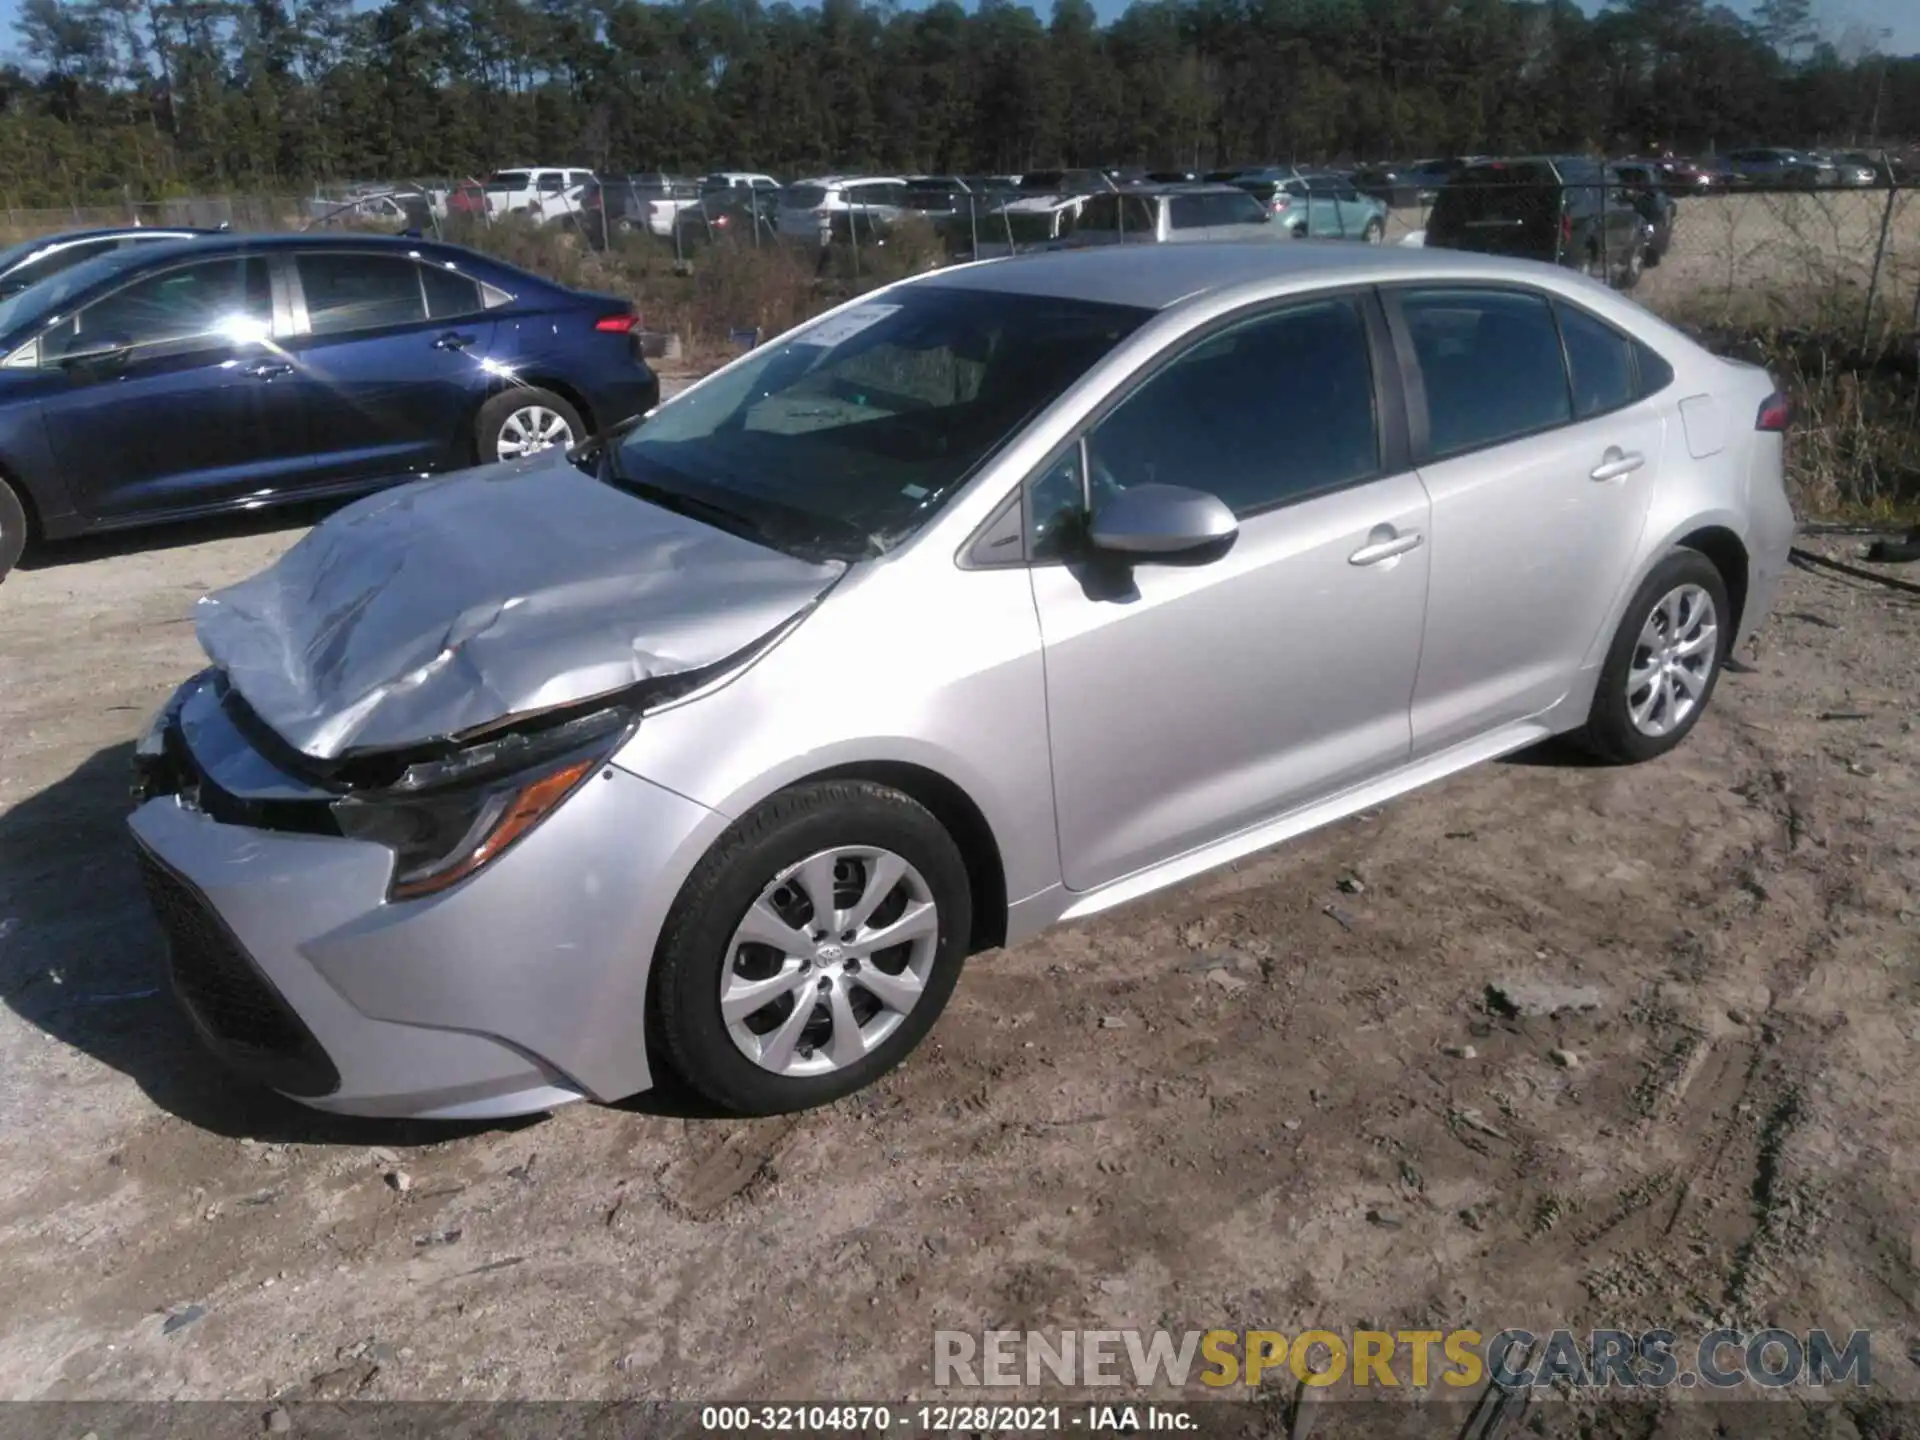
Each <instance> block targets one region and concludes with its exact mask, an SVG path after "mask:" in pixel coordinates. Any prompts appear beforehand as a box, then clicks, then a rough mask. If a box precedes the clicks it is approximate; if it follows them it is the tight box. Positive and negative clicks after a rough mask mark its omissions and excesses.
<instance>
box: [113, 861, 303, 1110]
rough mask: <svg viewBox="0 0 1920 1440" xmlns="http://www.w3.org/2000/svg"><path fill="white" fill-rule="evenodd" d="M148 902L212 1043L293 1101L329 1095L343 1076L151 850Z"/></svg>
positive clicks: (183, 992) (183, 995)
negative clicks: (303, 1097)
mask: <svg viewBox="0 0 1920 1440" xmlns="http://www.w3.org/2000/svg"><path fill="white" fill-rule="evenodd" d="M140 870H141V875H142V878H143V879H144V880H145V882H146V887H147V898H148V899H149V900H150V901H151V902H152V904H153V911H154V914H155V915H156V916H158V917H159V920H160V928H161V929H162V930H164V931H165V932H166V936H167V950H168V954H169V960H170V963H171V965H172V968H173V988H174V990H175V991H176V992H177V993H178V994H179V996H180V1000H181V1003H182V1004H183V1005H185V1006H186V1009H187V1013H188V1014H189V1015H191V1016H192V1018H193V1020H194V1022H195V1024H196V1026H197V1027H198V1028H199V1030H200V1031H201V1032H202V1034H203V1035H205V1037H206V1039H207V1042H208V1043H209V1044H210V1045H211V1046H212V1047H213V1048H214V1050H215V1051H216V1052H218V1053H219V1054H220V1056H221V1057H222V1058H223V1059H224V1060H226V1061H227V1062H228V1063H229V1064H230V1065H232V1066H233V1067H234V1068H235V1069H237V1070H239V1071H241V1072H242V1073H244V1074H247V1075H250V1076H252V1077H253V1078H255V1079H257V1080H259V1081H260V1082H261V1083H262V1084H265V1085H271V1086H272V1087H273V1088H274V1089H276V1090H284V1091H285V1092H287V1093H288V1094H289V1095H307V1096H314V1095H328V1094H331V1093H332V1092H333V1091H335V1090H337V1089H339V1088H340V1072H339V1071H338V1070H336V1069H334V1066H333V1062H332V1061H331V1060H329V1059H328V1058H327V1053H326V1051H324V1050H322V1049H321V1048H320V1042H319V1041H318V1040H316V1039H314V1038H313V1033H312V1032H311V1031H310V1030H308V1029H307V1027H306V1026H305V1025H304V1024H302V1023H301V1021H300V1017H299V1016H298V1015H297V1014H295V1013H294V1010H293V1007H292V1006H290V1005H288V1004H287V1002H286V1001H285V1000H283V999H281V998H280V992H279V991H277V990H275V989H274V988H273V986H272V984H271V983H269V981H268V980H267V977H266V976H264V975H262V974H261V973H260V968H259V967H258V966H257V965H255V964H254V963H253V961H252V959H251V958H249V957H248V955H247V952H246V951H245V950H244V949H242V948H241V945H240V942H239V941H238V940H236V939H235V938H234V936H233V932H232V931H230V930H228V929H227V927H226V924H225V922H223V921H222V920H221V919H220V917H219V916H218V915H217V914H215V913H214V909H213V907H212V906H211V905H209V904H208V903H207V901H206V898H205V897H204V896H202V895H201V894H200V893H199V892H198V891H197V890H195V889H194V888H193V887H192V886H191V885H189V884H187V883H186V882H185V881H184V880H182V879H181V878H180V877H179V876H177V875H175V874H174V873H173V872H172V871H171V870H169V869H167V867H166V866H164V865H162V864H161V863H160V862H159V861H158V860H156V859H154V857H153V856H151V855H149V854H147V853H146V852H145V851H144V850H143V851H141V853H140Z"/></svg>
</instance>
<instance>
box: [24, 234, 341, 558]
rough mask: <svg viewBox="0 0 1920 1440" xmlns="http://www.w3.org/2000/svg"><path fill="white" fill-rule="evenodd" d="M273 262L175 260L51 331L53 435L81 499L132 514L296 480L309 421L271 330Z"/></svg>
mask: <svg viewBox="0 0 1920 1440" xmlns="http://www.w3.org/2000/svg"><path fill="white" fill-rule="evenodd" d="M272 328H273V305H272V299H271V289H270V286H269V283H268V277H267V269H266V265H265V263H264V262H263V261H262V260H260V259H259V258H258V257H250V256H245V255H235V254H232V253H228V254H225V255H222V256H219V257H216V258H210V259H206V260H197V261H192V262H190V263H184V264H179V265H170V266H168V267H166V268H164V269H160V270H156V271H152V272H149V273H147V274H145V275H142V276H141V277H139V278H138V279H136V280H134V281H133V282H132V283H130V284H128V285H126V286H123V287H122V288H121V289H119V290H116V291H114V292H113V293H111V294H109V295H106V296H103V297H101V298H100V299H97V300H95V301H93V302H92V303H91V304H89V305H86V306H85V307H83V308H82V309H81V310H79V311H78V312H76V313H75V314H74V315H71V316H69V317H68V318H67V319H66V320H64V321H62V322H61V323H60V324H58V325H56V326H55V327H54V328H53V329H51V330H49V331H47V332H46V333H44V334H43V335H42V336H41V337H40V366H41V370H42V371H43V372H44V373H45V375H46V387H45V389H44V391H43V393H42V398H41V402H40V411H41V418H42V421H43V423H44V424H45V426H46V433H47V440H48V443H49V444H50V446H51V447H52V450H53V454H54V457H55V458H56V460H57V461H58V463H59V465H60V467H61V470H62V471H63V473H64V475H65V478H66V480H67V484H68V489H69V493H70V494H71V495H72V497H73V501H74V504H75V506H76V507H77V508H78V509H79V510H80V511H81V512H82V513H83V514H85V515H87V516H88V517H89V518H91V519H94V520H108V521H111V520H115V519H119V518H123V517H124V518H128V519H131V518H133V517H134V516H138V515H161V514H167V513H172V512H184V511H192V510H198V509H203V508H211V507H217V506H220V505H223V504H230V503H232V502H234V501H236V500H240V499H244V498H245V497H247V496H250V495H255V494H258V495H259V496H260V497H261V498H263V499H265V498H270V497H272V496H274V495H276V494H277V493H278V492H280V491H281V490H283V489H287V488H293V487H295V486H297V484H298V482H299V479H300V477H301V472H302V471H303V470H304V468H305V464H306V450H307V431H306V425H305V418H304V415H303V414H302V410H301V406H300V405H299V403H298V398H297V397H296V396H295V395H294V393H293V391H292V389H291V387H290V386H289V385H288V383H287V376H288V374H289V373H290V367H289V366H288V365H287V364H286V363H285V361H284V360H283V359H282V358H280V357H279V356H278V355H277V354H276V352H275V349H274V347H273V346H272V344H271V343H270V342H271V334H272Z"/></svg>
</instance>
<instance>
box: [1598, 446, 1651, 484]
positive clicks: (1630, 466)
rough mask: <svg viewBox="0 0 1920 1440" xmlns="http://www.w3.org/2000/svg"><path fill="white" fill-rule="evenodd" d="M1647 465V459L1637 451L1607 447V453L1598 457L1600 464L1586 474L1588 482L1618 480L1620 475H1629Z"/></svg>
mask: <svg viewBox="0 0 1920 1440" xmlns="http://www.w3.org/2000/svg"><path fill="white" fill-rule="evenodd" d="M1646 463H1647V457H1646V456H1644V455H1642V454H1641V453H1640V452H1639V451H1638V450H1622V449H1621V448H1620V447H1619V446H1618V445H1609V446H1608V447H1607V453H1606V454H1604V455H1602V456H1601V457H1600V463H1599V464H1598V465H1596V466H1594V467H1593V469H1592V470H1591V471H1589V472H1588V474H1587V478H1588V479H1589V480H1618V479H1619V478H1620V477H1621V476H1622V475H1631V474H1632V473H1633V472H1634V471H1636V470H1638V469H1639V468H1640V467H1641V466H1642V465H1644V464H1646Z"/></svg>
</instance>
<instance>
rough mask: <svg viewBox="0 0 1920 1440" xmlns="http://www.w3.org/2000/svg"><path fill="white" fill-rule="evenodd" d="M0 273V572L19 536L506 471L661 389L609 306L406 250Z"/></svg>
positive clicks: (257, 241)
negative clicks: (479, 468) (444, 474)
mask: <svg viewBox="0 0 1920 1440" xmlns="http://www.w3.org/2000/svg"><path fill="white" fill-rule="evenodd" d="M75 257H78V258H75ZM7 275H12V276H13V277H15V278H17V279H18V278H25V279H28V280H29V281H30V282H31V283H26V284H22V285H19V286H17V287H16V288H13V289H10V290H3V293H0V576H4V575H5V574H6V572H7V571H8V570H10V569H11V568H12V567H13V565H14V563H15V562H16V561H17V560H18V559H19V557H20V554H21V552H22V550H23V548H24V547H25V545H26V544H27V543H28V541H29V539H34V540H38V539H57V538H59V537H62V536H66V535H75V534H80V533H82V532H86V531H94V530H108V529H116V528H120V527H124V526H131V525H140V524H145V523H148V522H152V521H158V520H173V519H181V518H186V517H190V516H197V515H204V514H211V513H216V512H219V511H223V510H232V509H255V508H258V507H260V506H263V505H272V504H278V503H281V502H284V501H288V500H296V499H303V498H307V497H313V496H324V495H340V494H351V493H354V492H357V491H362V490H370V489H375V488H378V487H380V486H384V485H388V484H392V483H394V482H396V481H400V480H403V479H408V478H412V477H417V476H420V475H424V474H433V473H436V472H440V471H446V470H455V469H460V468H463V467H465V466H468V465H471V464H474V463H475V462H476V461H499V460H517V459H523V458H524V457H526V456H529V455H533V454H535V453H537V452H539V451H540V450H543V449H547V448H550V447H553V446H562V447H564V446H569V445H572V444H575V443H576V442H578V441H580V440H583V439H585V438H586V437H587V436H588V435H589V434H591V433H593V432H594V431H596V430H598V429H601V428H603V427H605V426H607V425H610V424H613V423H615V422H618V421H621V420H625V419H627V418H629V417H631V416H635V415H639V414H642V413H644V412H645V411H646V410H647V409H649V408H650V407H651V406H652V405H653V404H654V402H655V400H656V399H657V398H658V394H659V383H658V381H657V380H656V379H655V377H654V375H653V372H652V371H651V370H650V369H649V368H648V366H647V364H646V362H645V360H644V359H642V357H641V354H640V349H639V336H638V333H637V327H638V323H639V317H638V316H637V315H636V314H635V313H634V310H633V307H632V305H631V304H629V303H628V302H627V301H626V300H624V299H622V298H620V297H617V296H608V295H596V294H591V293H587V292H582V291H577V290H572V289H568V288H566V287H564V286H561V285H557V284H555V283H554V282H552V281H550V280H545V279H542V278H541V277H540V276H538V275H534V274H532V273H531V272H529V271H525V270H521V269H518V268H516V267H514V266H511V265H507V264H505V263H503V262H501V261H498V260H495V259H492V258H491V257H487V256H482V255H478V254H475V253H473V252H472V251H469V250H465V249H461V248H459V247H456V246H451V245H443V244H438V243H435V242H432V241H427V240H419V239H414V238H400V237H382V236H366V235H346V234H337V233H326V232H304V233H296V234H290V235H239V234H231V233H226V232H219V231H168V232H159V231H95V232H86V233H82V234H77V235H69V236H61V237H54V238H52V239H50V240H48V241H44V242H36V243H35V244H34V245H32V246H27V247H15V249H14V250H13V251H8V252H6V253H5V254H4V255H0V289H3V285H4V278H5V277H6V276H7Z"/></svg>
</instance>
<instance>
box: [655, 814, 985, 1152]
mask: <svg viewBox="0 0 1920 1440" xmlns="http://www.w3.org/2000/svg"><path fill="white" fill-rule="evenodd" d="M971 929H972V902H971V892H970V889H969V886H968V883H967V869H966V864H965V862H964V861H963V860H962V858H961V855H960V851H959V848H958V847H957V846H956V845H955V844H954V842H953V839H952V837H951V836H950V835H948V833H947V831H946V829H945V828H944V827H943V826H942V825H941V824H940V822H939V821H938V820H936V819H935V818H934V817H933V815H932V814H931V813H929V812H928V811H927V810H926V809H925V808H924V807H923V806H921V805H920V804H919V803H918V802H916V801H915V800H913V799H911V798H910V797H909V796H907V795H904V794H902V793H901V792H899V791H897V790H893V789H890V788H888V787H886V786H883V785H876V784H871V783H868V782H864V781H829V782H823V783H819V784H814V785H806V786H802V787H799V788H796V789H794V790H790V791H787V792H786V793H784V794H782V795H779V796H776V797H775V798H774V799H772V800H770V801H768V802H767V803H766V804H765V805H763V806H761V807H760V808H759V809H758V810H756V811H754V812H753V813H752V814H750V815H748V816H747V817H745V818H744V819H742V820H740V821H739V822H737V823H736V824H735V825H733V826H732V827H731V828H730V829H729V830H728V831H727V832H726V833H725V834H724V835H722V836H721V837H720V839H719V840H718V841H717V842H716V843H715V845H714V848H713V849H712V850H711V851H710V852H708V854H707V855H706V857H705V858H704V859H702V860H701V862H700V864H699V865H698V866H697V867H696V868H695V870H694V873H693V875H692V876H691V877H690V878H689V879H688V881H687V884H686V887H685V889H683V890H682V891H681V894H680V898H679V899H678V900H676V901H675V902H674V906H673V909H672V911H671V913H670V914H669V915H668V917H667V923H666V926H665V927H664V929H663V930H662V932H661V938H660V945H659V949H658V950H657V952H656V954H655V959H654V971H653V979H652V984H651V987H650V988H651V990H652V995H653V1002H654V1006H655V1026H654V1033H655V1034H656V1036H657V1038H658V1040H659V1042H660V1045H661V1047H662V1049H663V1050H664V1051H665V1055H666V1059H667V1062H668V1064H669V1065H670V1066H671V1067H672V1069H673V1070H674V1072H675V1073H676V1074H678V1075H679V1076H680V1078H681V1079H683V1080H684V1081H686V1083H687V1084H688V1085H689V1086H691V1087H692V1088H693V1089H694V1090H696V1091H698V1092H699V1093H700V1094H701V1095H703V1096H704V1097H706V1099H708V1100H710V1101H712V1102H713V1103H714V1104H716V1105H719V1106H721V1107H723V1108H724V1109H726V1110H728V1111H730V1112H733V1113H735V1114H741V1115H772V1114H780V1113H783V1112H786V1111H791V1110H803V1109H807V1108H809V1107H811V1106H815V1105H822V1104H825V1103H827V1102H828V1101H831V1100H835V1099H838V1098H839V1097H840V1096H842V1095H847V1094H850V1093H851V1092H853V1091H855V1090H858V1089H860V1088H862V1087H863V1086H866V1085H868V1084H870V1083H872V1082H873V1081H874V1080H876V1079H878V1078H879V1077H880V1076H881V1075H884V1074H885V1073H886V1072H887V1071H888V1070H891V1069H892V1068H893V1067H894V1066H895V1065H897V1064H899V1063H900V1061H901V1060H903V1059H904V1058H906V1055H907V1053H908V1052H909V1051H911V1050H912V1049H913V1048H914V1046H915V1045H917V1044H919V1042H920V1040H921V1038H922V1037H923V1036H925V1035H926V1033H927V1031H928V1030H930V1029H931V1028H932V1027H933V1023H934V1021H935V1020H936V1019H938V1018H939V1015H940V1011H941V1010H942V1008H944V1007H945V1005H946V1003H947V997H948V996H949V995H951V994H952V993H953V987H954V985H955V983H956V982H957V981H958V980H959V977H960V967H961V964H962V962H963V961H964V960H965V958H966V952H967V944H968V937H969V935H970V934H971Z"/></svg>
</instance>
